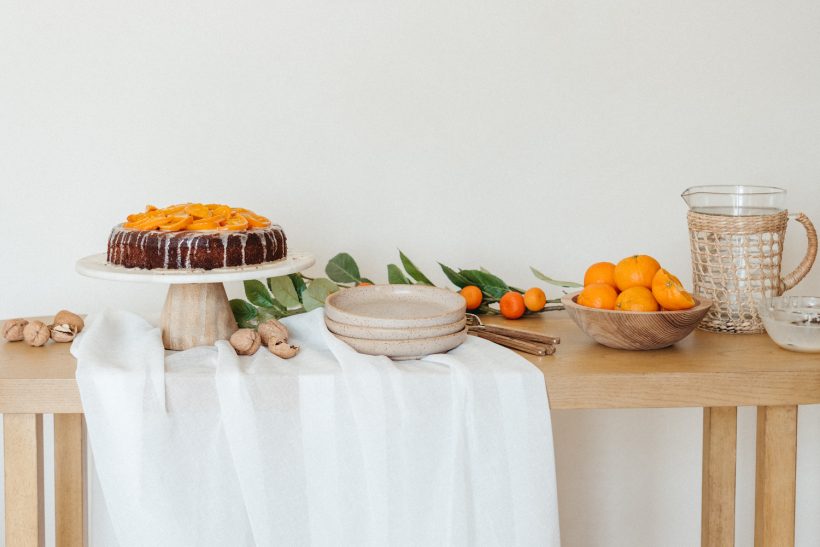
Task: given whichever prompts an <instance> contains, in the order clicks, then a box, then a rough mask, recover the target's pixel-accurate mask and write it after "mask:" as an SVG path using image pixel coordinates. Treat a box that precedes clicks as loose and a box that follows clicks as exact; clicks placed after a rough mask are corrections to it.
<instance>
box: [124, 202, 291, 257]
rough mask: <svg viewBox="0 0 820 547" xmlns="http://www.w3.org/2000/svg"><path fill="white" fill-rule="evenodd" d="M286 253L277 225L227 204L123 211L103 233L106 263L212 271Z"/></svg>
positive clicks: (197, 204)
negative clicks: (122, 218) (124, 216)
mask: <svg viewBox="0 0 820 547" xmlns="http://www.w3.org/2000/svg"><path fill="white" fill-rule="evenodd" d="M285 256H287V239H286V238H285V232H284V231H283V230H282V228H281V227H280V226H277V225H274V224H271V222H270V221H269V220H268V219H267V218H265V217H263V216H260V215H257V214H256V213H254V212H253V211H249V210H248V209H241V208H235V207H228V206H227V205H218V204H208V205H205V204H201V203H184V204H180V205H172V206H170V207H165V208H162V209H159V208H157V207H154V206H152V205H149V206H148V207H146V209H145V211H144V212H142V213H134V214H132V215H128V218H127V221H126V222H124V223H122V224H118V225H117V226H115V227H114V228H113V230H111V235H110V236H109V237H108V262H109V263H110V264H115V265H117V266H124V267H126V268H144V269H146V270H153V269H156V268H162V269H173V270H196V269H203V270H213V269H216V268H230V267H237V266H250V265H254V264H264V263H266V262H273V261H275V260H280V259H282V258H285Z"/></svg>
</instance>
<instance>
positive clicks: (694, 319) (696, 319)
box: [561, 292, 712, 350]
mask: <svg viewBox="0 0 820 547" xmlns="http://www.w3.org/2000/svg"><path fill="white" fill-rule="evenodd" d="M579 294H581V293H580V292H576V293H573V294H568V295H566V296H564V297H563V298H561V303H562V304H564V308H566V310H567V313H569V316H570V317H571V318H572V320H573V321H575V324H576V325H578V327H579V328H580V329H581V330H582V331H584V332H585V333H586V334H587V335H588V336H589V337H590V338H592V339H593V340H595V341H596V342H598V343H599V344H603V345H604V346H608V347H610V348H616V349H631V350H647V349H660V348H665V347H667V346H671V345H672V344H674V343H675V342H679V341H681V340H683V339H684V338H686V337H687V336H689V334H690V333H691V332H692V331H693V330H695V327H697V326H698V323H700V321H701V319H703V317H704V316H705V315H706V312H707V311H709V308H711V307H712V303H711V302H710V301H708V300H702V299H698V298H695V307H694V308H690V309H688V310H679V311H614V310H599V309H596V308H589V307H587V306H581V305H580V304H577V303H576V299H577V298H578V295H579Z"/></svg>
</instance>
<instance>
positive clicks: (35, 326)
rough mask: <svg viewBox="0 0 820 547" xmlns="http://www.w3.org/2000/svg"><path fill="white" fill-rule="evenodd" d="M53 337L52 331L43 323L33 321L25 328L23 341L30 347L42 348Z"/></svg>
mask: <svg viewBox="0 0 820 547" xmlns="http://www.w3.org/2000/svg"><path fill="white" fill-rule="evenodd" d="M50 337H51V331H50V330H49V328H48V326H47V325H46V324H45V323H43V322H42V321H32V322H31V323H29V324H28V325H26V326H25V327H24V328H23V340H25V341H26V343H27V344H29V345H30V346H35V347H36V346H42V345H43V344H45V343H46V342H48V339H49V338H50Z"/></svg>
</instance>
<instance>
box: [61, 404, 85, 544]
mask: <svg viewBox="0 0 820 547" xmlns="http://www.w3.org/2000/svg"><path fill="white" fill-rule="evenodd" d="M83 447H84V443H83V415H82V414H55V415H54V510H55V521H54V524H55V539H56V544H57V547H82V546H83V545H84V542H85V518H84V509H85V498H84V493H85V484H84V473H83V466H84V463H85V457H84V448H83Z"/></svg>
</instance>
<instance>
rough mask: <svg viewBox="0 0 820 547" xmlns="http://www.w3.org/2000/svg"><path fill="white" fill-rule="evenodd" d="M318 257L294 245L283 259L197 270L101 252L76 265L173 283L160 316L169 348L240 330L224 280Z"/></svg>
mask: <svg viewBox="0 0 820 547" xmlns="http://www.w3.org/2000/svg"><path fill="white" fill-rule="evenodd" d="M314 262H316V259H315V258H314V257H313V255H312V254H309V253H304V252H299V251H292V252H291V253H290V254H288V256H287V257H286V258H283V259H282V260H277V261H276V262H269V263H267V264H260V265H256V266H243V267H239V268H220V269H218V270H197V271H183V270H139V269H133V268H124V267H122V266H115V265H112V264H108V262H106V255H105V253H102V254H97V255H92V256H87V257H85V258H83V259H80V260H79V261H77V271H78V272H79V273H81V274H82V275H85V276H88V277H94V278H97V279H107V280H111V281H132V282H143V283H167V284H169V285H170V286H169V287H168V295H167V296H166V297H165V305H164V306H163V308H162V317H161V319H160V328H161V329H162V343H163V345H164V346H165V349H171V350H184V349H189V348H193V347H196V346H210V345H213V343H214V342H216V341H217V340H227V339H228V338H230V337H231V335H232V334H233V333H234V332H236V330H237V325H236V321H235V320H234V318H233V312H232V311H231V306H230V303H229V302H228V295H227V293H226V292H225V286H224V285H223V282H226V281H244V280H246V279H264V278H267V277H277V276H280V275H287V274H292V273H297V272H301V271H303V270H306V269H307V268H310V267H311V266H312V265H313V264H314Z"/></svg>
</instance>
